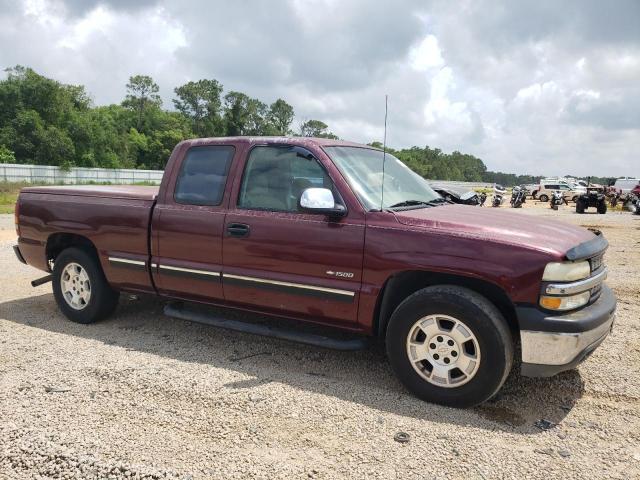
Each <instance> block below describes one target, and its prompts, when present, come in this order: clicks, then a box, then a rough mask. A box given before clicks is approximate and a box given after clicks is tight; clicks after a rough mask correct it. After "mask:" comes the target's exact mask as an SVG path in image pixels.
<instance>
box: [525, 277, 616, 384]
mask: <svg viewBox="0 0 640 480" xmlns="http://www.w3.org/2000/svg"><path fill="white" fill-rule="evenodd" d="M516 310H517V314H518V321H519V322H520V341H521V345H522V367H521V373H522V375H524V376H527V377H550V376H552V375H555V374H556V373H559V372H563V371H565V370H571V369H573V368H575V367H576V366H577V365H578V364H579V363H580V362H582V361H583V360H584V359H585V358H587V357H588V356H589V354H590V353H592V352H593V351H594V350H595V349H596V348H597V347H598V345H600V344H601V343H602V342H603V341H604V339H605V338H606V337H607V335H609V332H611V329H612V328H613V322H614V318H615V311H616V297H615V295H614V294H613V291H612V290H611V289H610V288H609V287H607V286H606V285H604V284H603V285H602V291H601V292H600V296H599V297H598V300H596V301H595V302H594V303H592V304H591V305H588V306H587V307H585V308H582V309H580V310H577V311H575V312H571V313H568V314H564V315H549V316H547V315H548V314H546V313H545V312H543V311H542V310H540V309H537V308H534V307H520V308H517V309H516Z"/></svg>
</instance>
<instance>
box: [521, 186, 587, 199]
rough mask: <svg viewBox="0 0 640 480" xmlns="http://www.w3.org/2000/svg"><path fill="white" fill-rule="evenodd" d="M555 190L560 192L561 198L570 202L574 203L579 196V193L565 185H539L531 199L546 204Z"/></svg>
mask: <svg viewBox="0 0 640 480" xmlns="http://www.w3.org/2000/svg"><path fill="white" fill-rule="evenodd" d="M556 190H560V192H561V193H562V196H563V197H564V198H567V199H569V200H571V201H572V202H575V201H576V200H577V199H578V197H579V196H580V195H581V193H580V192H579V191H577V190H574V189H572V188H571V187H570V186H569V184H567V183H540V185H538V188H537V189H536V190H535V191H534V192H533V193H532V195H533V198H535V199H537V200H540V201H541V202H548V201H549V199H550V198H551V195H552V194H553V192H555V191H556Z"/></svg>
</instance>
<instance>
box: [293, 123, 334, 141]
mask: <svg viewBox="0 0 640 480" xmlns="http://www.w3.org/2000/svg"><path fill="white" fill-rule="evenodd" d="M328 128H329V126H328V125H327V124H326V123H324V122H321V121H320V120H307V121H306V122H304V123H303V124H302V125H300V135H301V136H303V137H319V138H335V139H337V138H338V137H337V136H336V135H334V134H333V133H331V132H329V131H328V130H327V129H328Z"/></svg>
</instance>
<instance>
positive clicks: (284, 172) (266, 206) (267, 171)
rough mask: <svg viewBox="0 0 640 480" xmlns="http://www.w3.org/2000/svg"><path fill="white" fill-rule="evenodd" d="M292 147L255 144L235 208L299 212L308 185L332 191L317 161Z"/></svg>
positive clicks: (326, 176)
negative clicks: (299, 205) (258, 145)
mask: <svg viewBox="0 0 640 480" xmlns="http://www.w3.org/2000/svg"><path fill="white" fill-rule="evenodd" d="M301 151H302V150H301V149H299V148H292V147H277V146H264V147H255V148H254V149H253V150H251V153H250V154H249V159H248V160H247V165H246V167H245V172H244V175H243V178H242V185H241V187H240V195H239V198H238V207H240V208H245V209H252V210H272V211H279V212H299V211H300V209H299V207H298V202H299V200H300V196H301V195H302V192H304V190H306V189H307V188H312V187H320V188H329V189H331V190H333V186H332V182H331V179H330V178H329V176H328V175H327V173H326V171H325V170H324V168H323V167H322V165H320V163H318V161H317V160H316V159H315V158H313V157H311V156H310V155H309V156H305V155H303V154H301Z"/></svg>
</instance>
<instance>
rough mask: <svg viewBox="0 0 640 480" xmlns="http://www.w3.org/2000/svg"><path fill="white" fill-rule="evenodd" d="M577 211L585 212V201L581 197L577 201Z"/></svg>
mask: <svg viewBox="0 0 640 480" xmlns="http://www.w3.org/2000/svg"><path fill="white" fill-rule="evenodd" d="M576 213H584V201H583V200H582V199H580V198H578V201H577V202H576Z"/></svg>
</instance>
